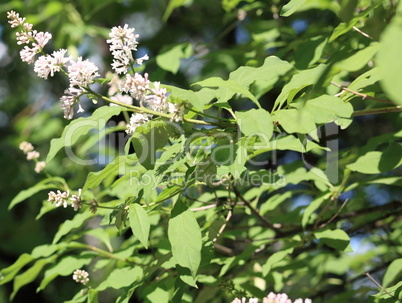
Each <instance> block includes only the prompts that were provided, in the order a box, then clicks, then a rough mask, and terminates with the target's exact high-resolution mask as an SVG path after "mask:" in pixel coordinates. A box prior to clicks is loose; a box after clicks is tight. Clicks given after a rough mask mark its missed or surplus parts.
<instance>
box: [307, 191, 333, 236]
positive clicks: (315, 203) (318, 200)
mask: <svg viewBox="0 0 402 303" xmlns="http://www.w3.org/2000/svg"><path fill="white" fill-rule="evenodd" d="M330 195H331V194H330V193H327V194H324V195H322V196H320V197H318V198H316V199H314V200H313V201H312V202H311V203H310V204H309V206H307V207H306V209H305V211H304V213H303V217H302V226H303V228H305V227H306V226H307V224H308V223H309V220H310V216H311V215H312V214H313V213H314V212H315V211H316V210H317V209H318V208H319V207H320V206H321V204H322V203H323V202H324V201H325V200H326V199H328V198H329V197H330Z"/></svg>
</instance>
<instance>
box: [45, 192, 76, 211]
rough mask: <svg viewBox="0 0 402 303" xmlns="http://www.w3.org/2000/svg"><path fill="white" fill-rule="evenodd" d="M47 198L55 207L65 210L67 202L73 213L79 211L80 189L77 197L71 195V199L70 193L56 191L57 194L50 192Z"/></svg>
mask: <svg viewBox="0 0 402 303" xmlns="http://www.w3.org/2000/svg"><path fill="white" fill-rule="evenodd" d="M48 196H49V197H48V199H47V200H48V201H49V202H50V203H55V206H56V207H59V206H63V207H64V208H67V206H68V202H69V201H70V203H71V207H72V208H74V210H75V211H77V210H78V209H80V208H81V206H82V198H81V189H79V190H78V195H72V196H71V198H70V191H65V192H61V191H60V190H58V191H57V193H55V192H54V191H51V192H49V194H48Z"/></svg>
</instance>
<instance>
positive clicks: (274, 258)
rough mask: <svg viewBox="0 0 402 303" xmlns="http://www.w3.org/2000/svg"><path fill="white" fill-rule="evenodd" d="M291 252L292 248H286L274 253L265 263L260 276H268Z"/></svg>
mask: <svg viewBox="0 0 402 303" xmlns="http://www.w3.org/2000/svg"><path fill="white" fill-rule="evenodd" d="M292 252H293V248H288V249H285V250H281V251H278V252H276V253H273V254H272V255H271V256H270V257H269V258H268V260H267V262H265V264H264V265H263V266H262V275H263V276H264V277H265V276H266V275H268V273H269V272H270V271H271V269H272V267H273V266H274V265H275V264H276V263H278V262H280V261H282V260H283V259H284V258H285V257H286V256H287V255H289V254H291V253H292Z"/></svg>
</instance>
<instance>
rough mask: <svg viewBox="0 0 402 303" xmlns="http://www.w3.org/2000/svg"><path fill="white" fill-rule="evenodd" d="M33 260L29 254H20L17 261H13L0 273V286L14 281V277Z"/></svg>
mask: <svg viewBox="0 0 402 303" xmlns="http://www.w3.org/2000/svg"><path fill="white" fill-rule="evenodd" d="M32 260H34V258H33V257H32V256H31V255H29V254H22V255H20V256H19V257H18V259H17V261H15V262H14V263H13V264H12V265H10V266H9V267H6V268H3V269H2V270H1V271H0V276H1V279H0V285H3V284H5V283H7V282H9V281H11V280H12V279H14V277H15V275H16V274H18V272H19V271H20V270H21V268H23V267H24V266H25V265H27V264H28V263H30V262H31V261H32Z"/></svg>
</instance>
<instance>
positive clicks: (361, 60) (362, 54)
mask: <svg viewBox="0 0 402 303" xmlns="http://www.w3.org/2000/svg"><path fill="white" fill-rule="evenodd" d="M380 45H381V44H380V43H378V42H373V43H371V44H370V45H369V46H368V47H366V48H364V49H362V50H360V51H358V52H357V53H355V54H353V55H352V56H350V57H349V58H347V59H344V60H342V61H340V62H337V63H336V64H335V66H336V67H337V68H340V69H342V70H346V71H349V72H354V71H358V70H360V69H362V68H363V67H365V66H366V65H367V63H368V62H369V61H370V60H371V59H372V58H373V57H374V55H375V54H376V53H377V51H378V50H379V48H380Z"/></svg>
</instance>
